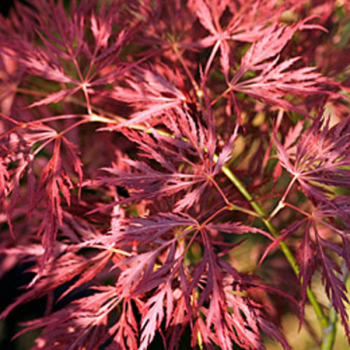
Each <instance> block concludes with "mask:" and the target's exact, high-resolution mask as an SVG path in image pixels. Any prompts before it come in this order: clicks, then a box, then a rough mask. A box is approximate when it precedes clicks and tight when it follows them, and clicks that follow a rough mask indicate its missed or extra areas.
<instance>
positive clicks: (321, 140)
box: [275, 118, 350, 203]
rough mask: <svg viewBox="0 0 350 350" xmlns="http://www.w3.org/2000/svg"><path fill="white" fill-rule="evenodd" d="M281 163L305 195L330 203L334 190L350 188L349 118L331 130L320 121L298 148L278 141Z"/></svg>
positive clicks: (326, 123) (305, 136) (298, 144)
mask: <svg viewBox="0 0 350 350" xmlns="http://www.w3.org/2000/svg"><path fill="white" fill-rule="evenodd" d="M275 143H276V146H277V152H278V157H279V160H280V162H281V164H282V166H283V167H284V168H286V169H287V170H288V172H289V173H290V174H291V175H293V177H295V178H296V180H297V181H298V182H299V184H300V186H301V188H302V189H303V191H304V192H305V194H306V195H307V196H308V197H309V198H311V199H313V200H315V201H317V202H328V203H331V202H330V201H329V199H330V196H331V195H332V193H334V188H335V187H344V188H350V182H349V179H350V177H349V176H350V170H349V169H348V167H349V166H350V156H349V147H350V132H349V118H347V119H345V120H343V121H342V122H340V123H338V124H336V125H334V126H333V127H330V126H329V120H328V121H326V122H325V123H324V122H323V120H322V119H321V118H318V119H316V120H315V121H314V122H313V124H312V125H311V126H310V127H309V128H308V129H307V130H306V131H305V132H304V133H303V134H302V136H301V137H300V138H299V140H298V141H297V143H296V149H295V147H293V146H291V147H289V148H288V149H285V147H283V146H282V145H281V143H280V142H279V141H278V140H277V139H276V138H275Z"/></svg>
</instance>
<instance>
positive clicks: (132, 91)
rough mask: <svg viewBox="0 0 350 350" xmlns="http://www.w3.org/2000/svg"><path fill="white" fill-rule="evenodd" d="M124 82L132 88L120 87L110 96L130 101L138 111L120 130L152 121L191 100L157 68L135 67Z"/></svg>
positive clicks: (108, 94) (109, 94) (122, 124)
mask: <svg viewBox="0 0 350 350" xmlns="http://www.w3.org/2000/svg"><path fill="white" fill-rule="evenodd" d="M124 82H127V84H128V87H123V86H116V87H115V88H114V89H113V91H112V92H110V93H107V96H109V97H111V98H113V99H116V100H119V101H123V102H126V103H128V104H130V105H131V106H132V107H134V108H135V112H134V113H133V114H132V115H131V116H130V118H129V120H128V121H126V122H124V123H121V124H120V125H119V126H118V127H117V129H120V128H121V127H124V126H128V125H133V124H134V125H137V124H143V123H146V122H149V120H150V119H152V118H155V117H158V116H161V115H163V114H164V113H166V112H167V111H171V110H177V109H178V108H182V106H183V105H185V103H186V101H187V100H188V98H187V96H186V95H185V94H184V93H183V92H182V91H181V90H180V89H179V88H178V87H176V86H175V85H174V84H173V83H172V82H170V81H169V80H168V79H166V78H165V77H164V76H162V75H160V74H159V73H157V72H156V71H155V70H150V69H144V68H137V69H133V70H132V71H131V72H130V74H129V75H128V78H127V79H125V80H124Z"/></svg>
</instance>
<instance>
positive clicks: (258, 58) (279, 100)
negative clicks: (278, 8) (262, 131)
mask: <svg viewBox="0 0 350 350" xmlns="http://www.w3.org/2000/svg"><path fill="white" fill-rule="evenodd" d="M312 18H313V17H309V18H306V19H305V20H303V21H301V22H298V23H296V24H294V25H292V26H284V25H278V24H274V25H272V26H270V27H269V28H268V29H267V30H266V31H265V33H264V36H263V37H262V38H261V39H260V40H259V41H257V42H256V43H254V44H253V45H252V46H251V47H250V49H249V50H248V52H247V53H246V54H245V55H244V56H243V58H242V60H241V66H240V68H239V69H238V70H237V72H236V74H235V76H234V77H233V78H232V79H231V81H230V82H229V91H237V92H243V93H245V94H247V95H250V96H253V97H255V98H257V99H258V100H262V101H264V102H267V103H268V104H271V105H277V106H280V107H283V108H285V109H289V110H294V111H297V112H299V113H302V114H304V113H303V112H302V111H300V110H299V109H298V108H297V107H295V106H293V105H292V104H291V103H290V102H288V101H286V100H284V99H283V97H285V96H286V95H287V94H292V95H312V94H322V93H325V89H324V87H325V84H326V83H327V79H326V78H324V77H322V75H321V74H320V73H317V72H315V68H313V67H305V68H299V69H295V70H290V67H291V66H292V65H293V64H295V63H296V62H297V61H298V60H299V57H294V58H290V59H288V60H286V61H284V62H281V63H278V61H279V54H280V53H281V51H282V50H283V48H284V47H285V46H286V45H287V43H288V42H289V41H290V40H291V39H292V37H293V35H294V33H295V32H296V31H298V30H306V29H322V27H320V26H318V25H314V24H308V23H307V22H308V21H310V20H311V19H312ZM249 71H253V72H256V77H254V78H249V79H246V80H244V78H243V77H244V75H245V74H246V73H247V72H249ZM258 72H260V73H258ZM230 96H231V99H232V100H233V102H232V103H233V105H235V106H236V110H237V111H238V112H239V111H240V107H239V105H238V101H237V98H236V97H235V96H233V95H230Z"/></svg>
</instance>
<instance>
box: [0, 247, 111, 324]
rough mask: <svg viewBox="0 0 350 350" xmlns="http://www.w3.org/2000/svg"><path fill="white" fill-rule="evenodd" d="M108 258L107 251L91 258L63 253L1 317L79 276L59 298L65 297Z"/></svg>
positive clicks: (95, 271)
mask: <svg viewBox="0 0 350 350" xmlns="http://www.w3.org/2000/svg"><path fill="white" fill-rule="evenodd" d="M39 253H40V252H39ZM39 253H37V254H39ZM41 253H42V252H41ZM28 254H30V250H28V251H27V255H28ZM110 258H111V252H109V251H104V252H102V253H100V254H97V255H95V256H93V257H92V258H91V257H90V258H85V257H83V256H79V255H77V254H74V253H72V252H70V253H64V254H62V255H61V256H59V257H58V258H56V259H54V260H50V261H49V262H47V263H46V264H45V266H44V269H43V271H42V272H41V278H40V279H39V280H38V281H37V283H35V284H34V286H32V287H31V289H30V290H28V291H27V292H25V293H24V294H22V295H21V296H20V297H19V298H18V299H17V300H16V301H15V302H13V303H12V304H11V305H9V306H8V307H7V308H6V309H5V311H3V313H2V314H1V317H2V318H3V317H6V316H7V315H8V314H9V313H10V312H11V311H12V310H13V309H14V308H15V307H17V306H19V305H21V304H23V303H27V302H28V301H31V300H33V299H37V298H40V297H42V296H44V295H46V294H48V293H49V292H50V291H52V290H55V289H56V288H57V287H59V286H62V285H64V283H66V282H68V281H70V280H72V279H73V278H74V277H76V276H78V275H79V277H80V278H79V279H78V280H77V281H76V282H75V283H74V284H73V285H72V286H71V287H69V288H68V289H67V290H66V291H65V292H64V293H63V294H62V296H61V297H63V296H65V295H67V294H68V293H70V292H71V291H72V290H73V289H76V288H78V287H79V286H80V285H82V284H83V283H86V282H89V281H90V280H92V279H93V278H94V277H95V276H96V275H97V274H98V273H99V272H100V271H101V270H102V269H103V268H104V267H105V266H106V264H107V262H108V261H109V259H110ZM37 270H38V269H35V270H34V272H37Z"/></svg>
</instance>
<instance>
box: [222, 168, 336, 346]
mask: <svg viewBox="0 0 350 350" xmlns="http://www.w3.org/2000/svg"><path fill="white" fill-rule="evenodd" d="M222 171H223V173H224V174H225V175H226V176H227V178H228V179H229V180H230V181H231V182H232V183H233V184H234V185H235V187H236V188H237V189H238V190H239V192H240V193H241V194H242V195H243V197H244V198H245V199H247V200H248V201H249V202H250V205H251V206H252V208H253V209H254V210H255V211H256V213H257V214H259V215H260V216H261V217H262V218H263V219H262V221H263V222H264V224H265V225H266V227H267V228H268V230H269V231H270V232H271V234H272V235H273V236H274V237H275V238H277V237H278V236H279V235H278V231H277V230H276V228H275V227H274V226H273V224H272V223H271V222H270V221H269V220H267V219H265V218H266V217H267V214H266V212H265V210H264V209H263V208H262V207H261V206H260V205H259V204H258V203H257V202H254V201H253V197H252V195H251V194H250V193H249V192H248V191H247V189H246V188H245V187H244V185H243V184H242V182H241V181H240V180H239V179H238V178H237V177H236V176H235V175H234V174H233V173H232V171H231V170H230V169H229V168H228V167H227V166H225V165H224V166H223V167H222ZM280 246H281V249H282V252H283V254H284V255H285V257H286V259H287V260H288V262H289V264H290V266H291V267H292V269H293V271H294V273H295V274H296V275H297V276H299V267H298V265H297V264H296V261H295V258H294V256H293V253H292V252H291V250H290V249H289V247H288V246H287V244H286V243H285V242H280ZM306 294H307V297H308V299H309V302H310V304H311V306H312V307H313V309H314V310H315V313H316V315H317V318H318V320H319V323H320V326H321V328H322V348H321V349H322V350H331V349H332V348H333V344H334V340H335V333H336V328H335V319H336V313H335V311H334V309H333V308H331V309H330V310H329V316H328V318H327V316H326V315H325V313H324V312H323V310H322V307H321V305H320V304H319V302H318V301H317V299H316V296H315V294H314V292H313V291H312V290H311V289H310V288H307V291H306Z"/></svg>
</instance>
